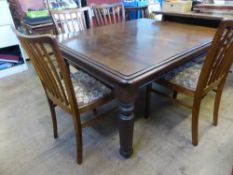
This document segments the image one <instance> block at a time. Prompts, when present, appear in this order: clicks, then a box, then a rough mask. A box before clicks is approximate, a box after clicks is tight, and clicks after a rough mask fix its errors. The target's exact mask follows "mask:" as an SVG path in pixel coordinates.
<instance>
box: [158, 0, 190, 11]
mask: <svg viewBox="0 0 233 175" xmlns="http://www.w3.org/2000/svg"><path fill="white" fill-rule="evenodd" d="M191 8H192V1H174V2H166V1H165V2H164V3H163V7H162V11H165V12H187V11H191Z"/></svg>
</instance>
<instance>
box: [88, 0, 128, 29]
mask: <svg viewBox="0 0 233 175" xmlns="http://www.w3.org/2000/svg"><path fill="white" fill-rule="evenodd" d="M92 9H93V12H94V15H95V17H96V22H97V26H102V25H108V24H116V23H121V22H124V21H125V8H124V5H123V3H121V2H119V3H114V4H101V5H96V4H92Z"/></svg>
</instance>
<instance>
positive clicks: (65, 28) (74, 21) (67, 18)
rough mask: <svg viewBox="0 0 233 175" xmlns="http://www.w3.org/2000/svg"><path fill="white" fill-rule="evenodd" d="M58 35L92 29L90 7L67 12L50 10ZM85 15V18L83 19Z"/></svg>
mask: <svg viewBox="0 0 233 175" xmlns="http://www.w3.org/2000/svg"><path fill="white" fill-rule="evenodd" d="M50 14H51V16H52V18H53V22H54V24H55V26H56V32H57V33H58V34H62V33H69V32H77V31H82V30H86V29H87V28H92V15H91V8H90V7H83V8H77V9H68V10H50ZM85 14H87V17H85Z"/></svg>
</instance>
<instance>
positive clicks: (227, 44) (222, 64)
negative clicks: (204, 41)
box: [197, 20, 233, 92]
mask: <svg viewBox="0 0 233 175" xmlns="http://www.w3.org/2000/svg"><path fill="white" fill-rule="evenodd" d="M232 62H233V20H223V21H222V22H221V23H220V25H219V27H218V29H217V32H216V34H215V36H214V39H213V41H212V44H211V46H210V48H209V50H208V53H207V57H206V60H205V62H204V64H203V68H202V71H201V74H200V78H199V81H198V85H197V91H199V92H201V91H203V90H204V91H207V90H208V89H212V87H216V86H218V85H219V83H221V82H222V81H224V80H225V78H226V76H227V75H228V72H229V70H230V67H231V65H232Z"/></svg>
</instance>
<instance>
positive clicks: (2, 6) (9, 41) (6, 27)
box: [0, 0, 27, 78]
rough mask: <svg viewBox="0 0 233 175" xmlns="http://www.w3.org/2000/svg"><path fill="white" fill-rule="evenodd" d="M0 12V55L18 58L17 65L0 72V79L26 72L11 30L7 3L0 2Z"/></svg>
mask: <svg viewBox="0 0 233 175" xmlns="http://www.w3.org/2000/svg"><path fill="white" fill-rule="evenodd" d="M0 11H1V13H2V14H4V15H3V16H1V17H0V53H4V54H9V55H17V56H20V61H19V63H16V64H14V65H13V66H12V67H10V68H6V69H3V70H0V78H1V77H5V76H8V75H11V74H14V73H17V72H21V71H24V70H27V65H26V62H25V55H24V52H23V50H22V48H21V45H20V43H19V41H18V39H17V37H16V35H15V33H14V32H13V31H12V28H11V27H13V26H14V23H13V20H12V17H11V13H10V10H9V5H8V3H7V1H5V0H3V1H0Z"/></svg>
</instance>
